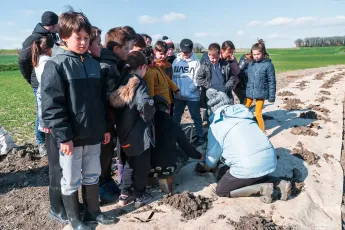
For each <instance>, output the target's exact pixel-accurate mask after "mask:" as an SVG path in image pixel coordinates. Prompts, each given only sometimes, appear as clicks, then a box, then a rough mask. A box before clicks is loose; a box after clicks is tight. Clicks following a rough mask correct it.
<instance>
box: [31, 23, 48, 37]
mask: <svg viewBox="0 0 345 230" xmlns="http://www.w3.org/2000/svg"><path fill="white" fill-rule="evenodd" d="M32 34H42V35H47V34H52V32H50V31H49V30H47V29H46V28H44V27H43V25H42V24H41V23H38V24H37V25H36V26H35V28H34V30H33V31H32Z"/></svg>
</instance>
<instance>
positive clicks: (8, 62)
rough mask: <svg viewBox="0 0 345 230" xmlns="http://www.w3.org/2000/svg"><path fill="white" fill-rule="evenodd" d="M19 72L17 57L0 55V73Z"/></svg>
mask: <svg viewBox="0 0 345 230" xmlns="http://www.w3.org/2000/svg"><path fill="white" fill-rule="evenodd" d="M15 70H19V67H18V55H16V54H15V55H14V54H5V55H3V54H0V72H3V71H15Z"/></svg>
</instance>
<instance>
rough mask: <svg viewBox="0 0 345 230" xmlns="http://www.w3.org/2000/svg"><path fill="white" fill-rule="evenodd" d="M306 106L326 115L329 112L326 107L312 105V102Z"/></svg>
mask: <svg viewBox="0 0 345 230" xmlns="http://www.w3.org/2000/svg"><path fill="white" fill-rule="evenodd" d="M307 108H308V109H313V110H316V111H319V112H321V113H323V114H324V115H326V116H328V113H329V112H330V111H329V110H328V109H326V108H323V107H321V106H320V105H312V104H310V105H308V107H307Z"/></svg>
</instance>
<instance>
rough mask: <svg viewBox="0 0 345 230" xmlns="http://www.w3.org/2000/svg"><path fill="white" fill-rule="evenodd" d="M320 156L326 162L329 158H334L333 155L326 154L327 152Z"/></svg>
mask: <svg viewBox="0 0 345 230" xmlns="http://www.w3.org/2000/svg"><path fill="white" fill-rule="evenodd" d="M322 157H323V158H325V160H326V162H327V163H329V162H330V160H329V158H332V159H334V156H333V155H332V154H327V153H325V154H323V155H322Z"/></svg>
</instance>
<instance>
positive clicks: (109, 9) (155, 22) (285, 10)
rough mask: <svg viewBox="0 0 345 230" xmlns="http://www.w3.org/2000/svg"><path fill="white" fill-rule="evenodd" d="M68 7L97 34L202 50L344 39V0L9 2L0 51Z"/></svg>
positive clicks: (0, 13)
mask: <svg viewBox="0 0 345 230" xmlns="http://www.w3.org/2000/svg"><path fill="white" fill-rule="evenodd" d="M216 2H217V4H215V3H216ZM47 3H48V4H47ZM68 4H69V5H71V6H72V7H74V9H75V10H82V11H83V12H84V13H85V14H86V15H87V16H88V18H89V20H90V21H91V23H92V24H93V25H96V26H98V27H99V28H101V29H102V30H103V34H104V33H106V31H107V30H109V29H110V28H112V27H116V26H124V25H130V26H132V27H133V28H134V29H135V30H136V31H137V32H138V33H147V34H149V35H151V36H152V37H153V38H154V40H156V39H157V38H161V36H162V35H167V36H168V37H169V38H171V40H173V41H174V42H179V41H180V40H181V39H183V38H190V39H192V40H193V41H194V42H199V43H201V44H203V45H204V46H208V45H209V44H210V43H212V42H219V43H221V42H223V41H224V40H231V41H233V42H234V43H235V46H236V47H237V48H241V47H242V48H247V47H250V46H251V45H252V44H253V43H255V42H256V39H257V38H263V39H264V40H265V41H266V44H267V47H272V48H273V47H293V46H294V43H293V42H294V41H295V40H296V39H297V38H304V37H306V36H344V35H345V11H344V10H345V0H288V1H282V0H260V1H253V0H244V1H238V0H237V1H232V0H217V1H206V0H198V1H192V0H174V1H162V0H146V1H145V0H97V1H86V0H74V1H73V0H71V1H64V0H62V1H55V2H54V3H53V2H52V1H43V0H35V1H22V0H10V1H1V9H0V26H1V32H0V49H6V48H20V47H21V43H22V42H23V41H24V39H25V38H26V37H27V36H28V35H30V34H31V32H32V30H33V28H34V27H35V25H36V24H37V23H38V22H40V19H41V15H42V13H43V12H44V11H45V10H51V11H54V12H56V13H58V14H60V13H61V12H63V11H64V10H65V8H64V6H66V5H68ZM48 5H49V6H48Z"/></svg>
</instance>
